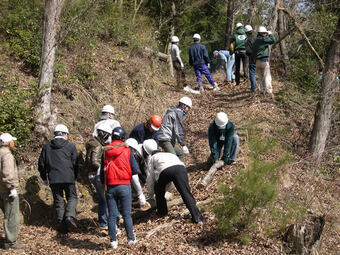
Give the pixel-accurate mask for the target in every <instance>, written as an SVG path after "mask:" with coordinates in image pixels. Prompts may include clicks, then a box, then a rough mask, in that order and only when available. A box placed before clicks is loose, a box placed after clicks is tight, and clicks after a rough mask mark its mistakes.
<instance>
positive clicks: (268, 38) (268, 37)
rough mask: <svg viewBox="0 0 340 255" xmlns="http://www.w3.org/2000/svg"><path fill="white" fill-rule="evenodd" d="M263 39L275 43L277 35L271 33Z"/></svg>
mask: <svg viewBox="0 0 340 255" xmlns="http://www.w3.org/2000/svg"><path fill="white" fill-rule="evenodd" d="M263 41H264V42H265V43H266V44H273V43H275V37H274V35H273V34H269V35H268V36H267V37H263Z"/></svg>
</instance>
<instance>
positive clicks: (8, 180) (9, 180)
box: [0, 152, 19, 190]
mask: <svg viewBox="0 0 340 255" xmlns="http://www.w3.org/2000/svg"><path fill="white" fill-rule="evenodd" d="M0 176H1V179H2V183H3V184H4V185H5V186H6V188H8V190H12V189H16V188H18V183H19V180H18V173H17V171H16V167H15V160H14V157H13V155H12V153H10V152H8V153H6V154H5V155H4V156H3V157H2V158H1V175H0Z"/></svg>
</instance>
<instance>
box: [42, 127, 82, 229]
mask: <svg viewBox="0 0 340 255" xmlns="http://www.w3.org/2000/svg"><path fill="white" fill-rule="evenodd" d="M68 135H69V130H68V128H67V127H66V126H65V125H63V124H58V125H57V126H56V127H55V129H54V138H53V139H52V140H51V141H50V142H49V143H47V144H45V146H44V147H43V148H42V151H41V153H40V156H39V161H38V170H39V172H40V177H41V179H42V180H43V184H44V185H45V186H48V185H49V186H50V188H51V190H52V195H53V202H54V207H55V209H56V213H57V224H58V230H59V231H60V232H61V233H65V232H67V231H74V230H75V229H76V228H77V225H76V222H75V218H76V207H77V203H78V197H77V191H76V185H75V181H76V179H77V174H78V164H77V157H78V156H77V149H76V146H75V145H74V144H73V143H71V142H69V141H68ZM64 194H65V196H66V200H67V203H66V206H65V204H64Z"/></svg>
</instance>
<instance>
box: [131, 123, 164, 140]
mask: <svg viewBox="0 0 340 255" xmlns="http://www.w3.org/2000/svg"><path fill="white" fill-rule="evenodd" d="M129 138H135V139H136V140H137V142H138V143H143V142H144V140H147V139H154V140H155V141H156V142H157V144H158V131H154V132H150V130H149V129H148V128H147V127H146V126H145V123H140V124H138V125H137V126H135V127H134V128H133V129H132V131H131V133H130V135H129Z"/></svg>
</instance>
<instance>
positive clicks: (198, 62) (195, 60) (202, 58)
mask: <svg viewBox="0 0 340 255" xmlns="http://www.w3.org/2000/svg"><path fill="white" fill-rule="evenodd" d="M193 39H194V44H192V45H191V46H190V48H189V64H190V65H191V66H192V67H194V71H195V74H196V78H197V82H198V87H199V89H200V90H201V91H203V90H204V88H203V85H202V74H204V75H205V77H207V79H208V81H209V83H210V84H211V85H212V86H213V90H215V91H217V90H220V88H219V87H218V86H216V85H215V81H214V79H213V77H212V75H211V74H210V71H209V66H210V59H209V55H208V51H207V49H206V48H205V46H204V45H203V44H201V43H200V41H201V36H200V35H199V34H194V36H193Z"/></svg>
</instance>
